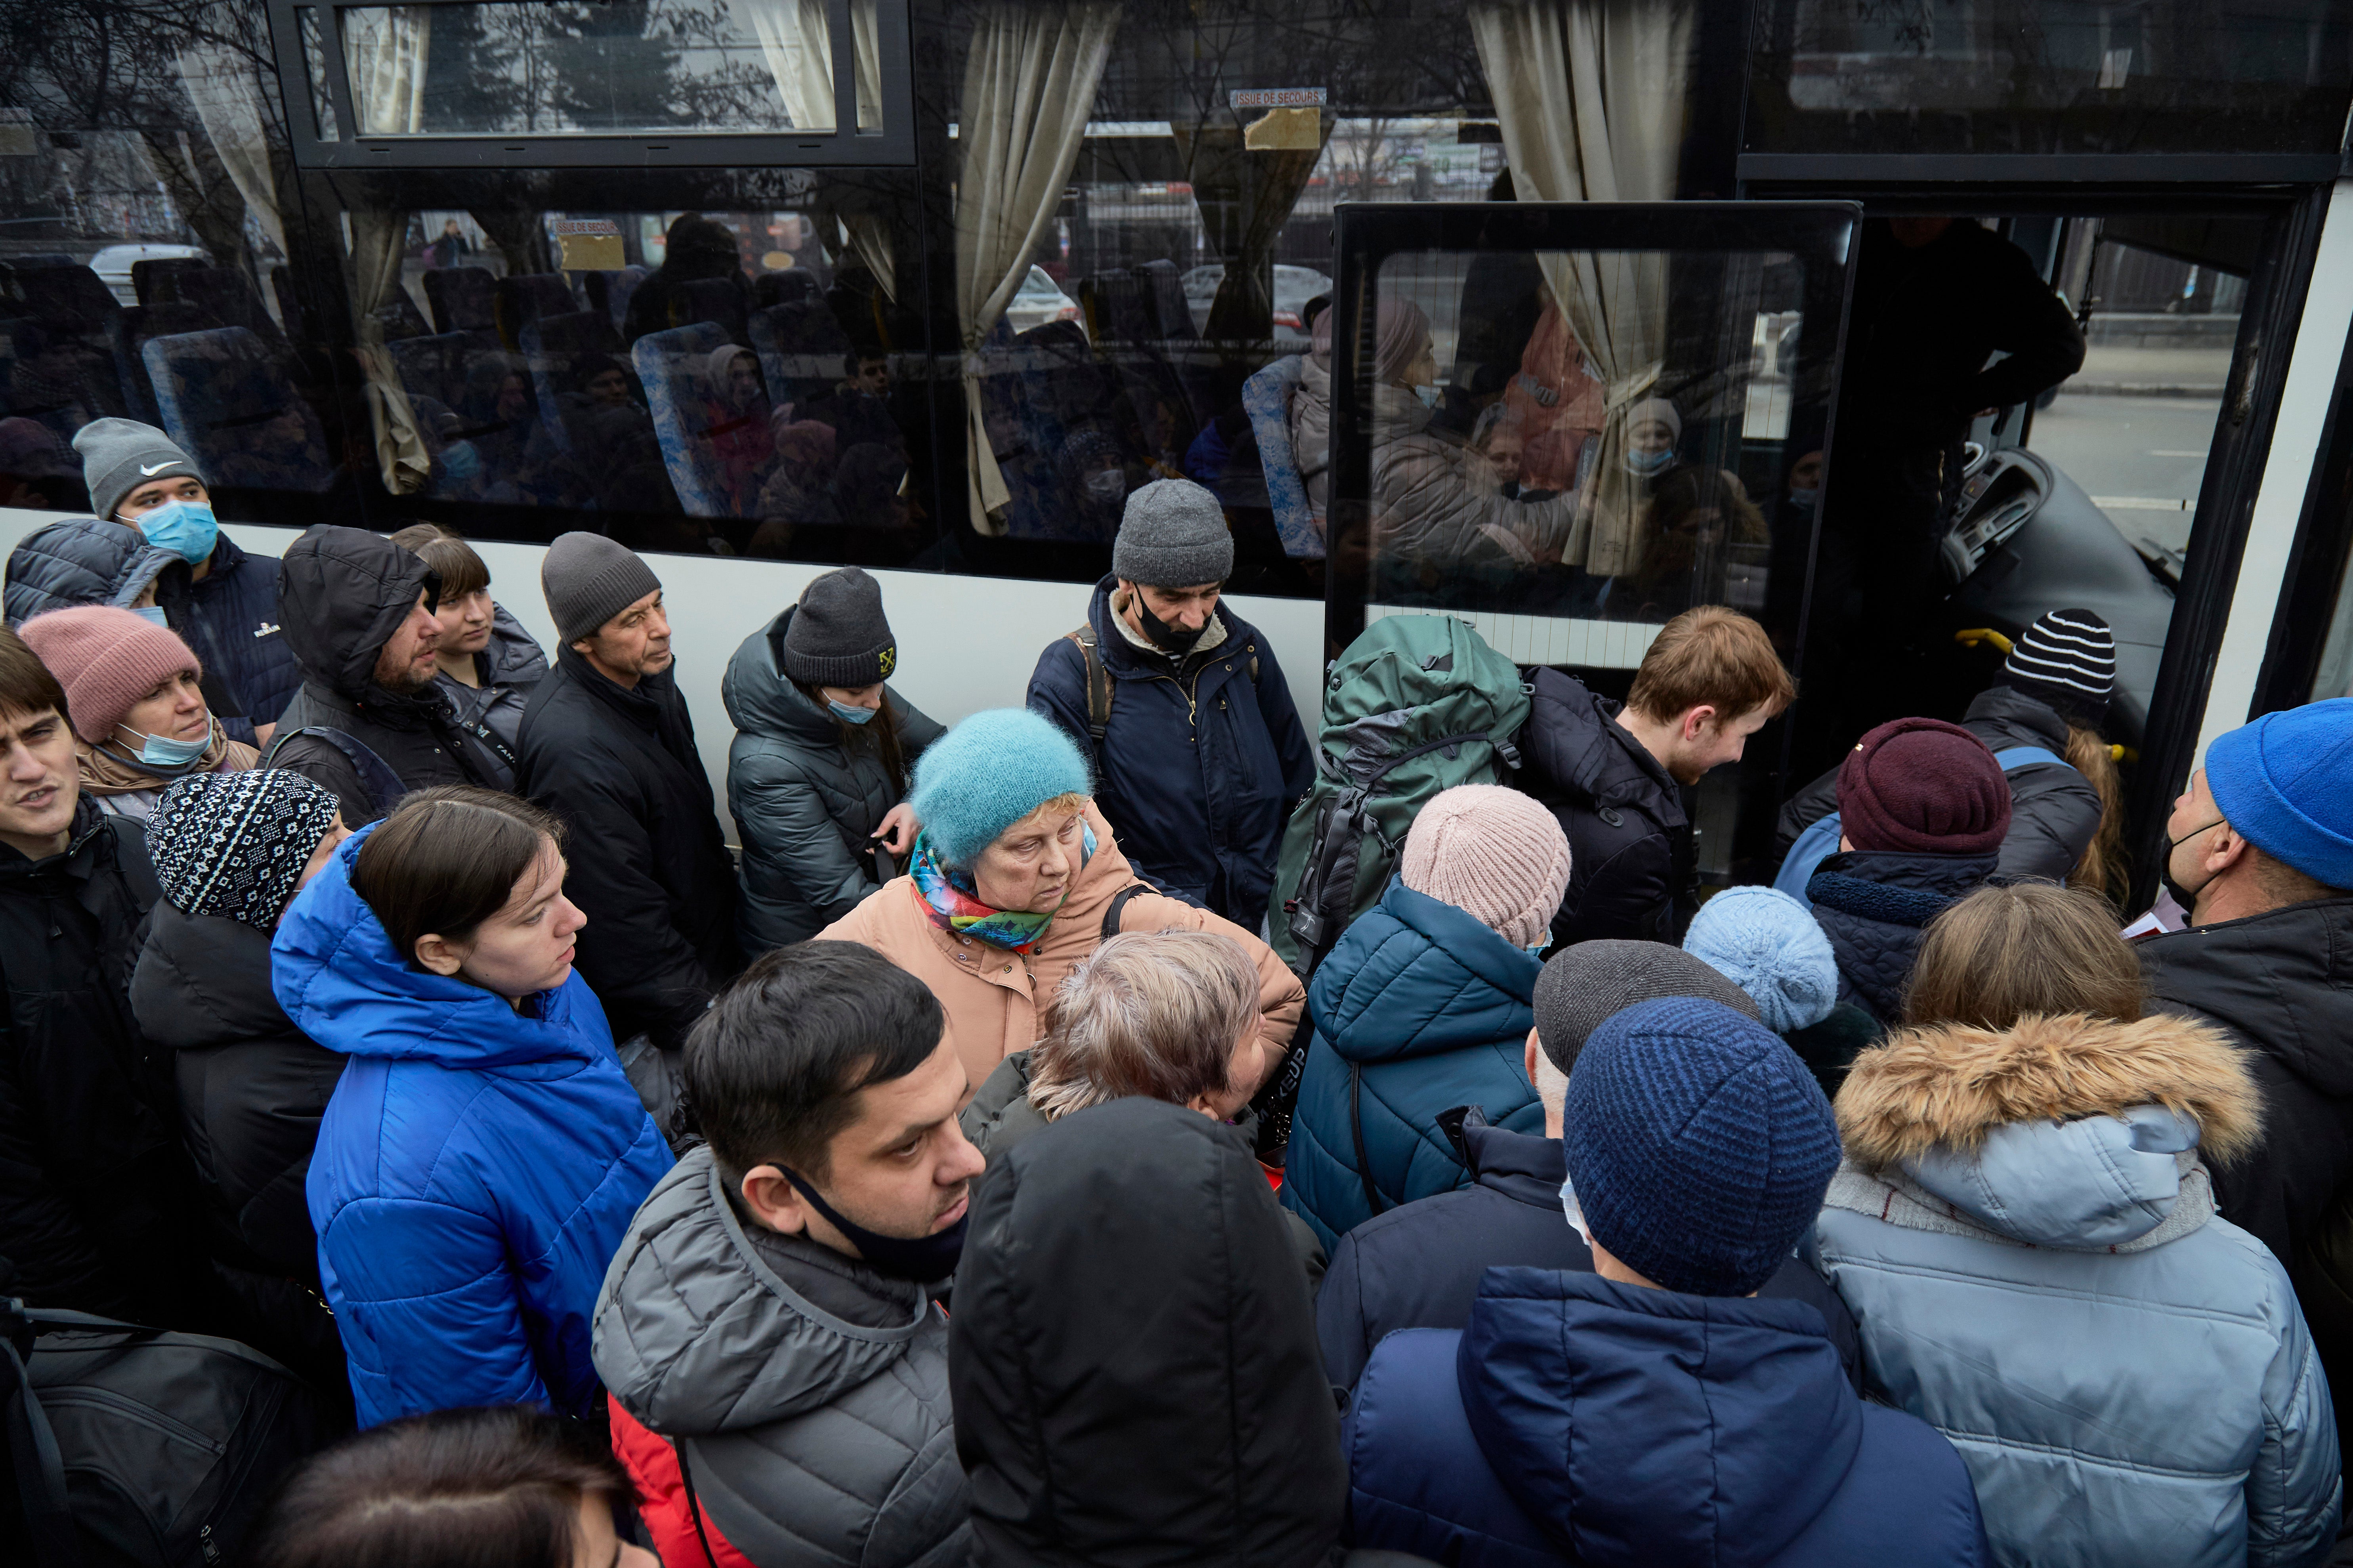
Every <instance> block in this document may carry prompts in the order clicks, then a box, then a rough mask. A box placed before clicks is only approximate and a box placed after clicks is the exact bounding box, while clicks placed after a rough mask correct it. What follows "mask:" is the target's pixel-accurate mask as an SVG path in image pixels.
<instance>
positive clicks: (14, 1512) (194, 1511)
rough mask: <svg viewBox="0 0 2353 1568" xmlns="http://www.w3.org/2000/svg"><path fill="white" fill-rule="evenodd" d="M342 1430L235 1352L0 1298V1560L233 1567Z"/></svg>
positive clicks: (71, 1566)
mask: <svg viewBox="0 0 2353 1568" xmlns="http://www.w3.org/2000/svg"><path fill="white" fill-rule="evenodd" d="M336 1426H337V1423H336V1419H335V1417H334V1416H333V1415H332V1414H331V1413H329V1411H328V1410H327V1409H326V1407H325V1405H323V1404H322V1402H321V1401H320V1400H319V1398H318V1396H317V1395H316V1394H312V1393H311V1390H310V1389H309V1388H308V1387H306V1386H305V1385H304V1384H303V1383H302V1381H301V1379H300V1378H298V1377H296V1376H295V1375H294V1374H293V1373H290V1372H289V1371H287V1370H286V1369H285V1368H284V1367H282V1366H280V1365H279V1364H278V1363H276V1362H274V1361H271V1360H270V1359H269V1357H268V1356H265V1355H263V1354H262V1353H261V1352H259V1351H254V1350H248V1348H246V1347H245V1346H244V1345H241V1344H238V1343H237V1342H235V1341H232V1340H216V1339H207V1338H206V1337H204V1336H202V1335H198V1334H180V1333H172V1332H168V1331H164V1330H161V1329H147V1328H141V1327H139V1326H138V1325H137V1324H133V1323H120V1322H116V1321H113V1320H112V1319H109V1318H95V1317H91V1316H90V1315H89V1314H87V1313H84V1312H69V1311H62V1310H44V1309H39V1308H31V1309H28V1308H26V1306H25V1304H24V1303H23V1302H22V1301H20V1300H16V1299H15V1298H13V1297H0V1441H5V1447H6V1450H7V1456H8V1460H9V1466H10V1471H11V1475H12V1478H13V1479H14V1480H15V1482H16V1486H15V1488H14V1497H13V1499H12V1500H13V1501H14V1503H15V1504H16V1507H14V1508H13V1509H10V1508H7V1507H5V1506H0V1558H5V1560H6V1561H7V1562H8V1563H21V1564H23V1565H24V1568H132V1565H136V1568H212V1565H214V1564H233V1563H236V1562H237V1560H238V1556H239V1552H240V1550H241V1548H242V1546H243V1544H244V1541H245V1538H246V1536H247V1534H248V1532H249V1531H251V1530H252V1528H253V1526H254V1525H255V1523H256V1522H258V1521H259V1517H260V1514H261V1510H262V1509H263V1508H264V1507H266V1506H267V1505H268V1503H269V1499H270V1497H271V1495H272V1494H273V1493H274V1492H276V1490H277V1489H278V1486H279V1483H280V1481H282V1480H283V1479H285V1477H286V1474H287V1472H288V1471H290V1470H291V1469H292V1468H294V1466H295V1465H296V1464H298V1463H300V1462H301V1460H302V1459H303V1458H306V1457H307V1456H309V1455H310V1454H312V1453H314V1452H316V1451H317V1450H318V1449H319V1448H321V1447H324V1446H325V1445H326V1444H327V1443H328V1442H329V1441H330V1440H332V1438H333V1437H334V1436H337V1435H338V1434H337V1431H336ZM5 1495H6V1494H5V1492H0V1498H5Z"/></svg>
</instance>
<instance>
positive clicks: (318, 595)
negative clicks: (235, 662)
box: [278, 524, 441, 702]
mask: <svg viewBox="0 0 2353 1568" xmlns="http://www.w3.org/2000/svg"><path fill="white" fill-rule="evenodd" d="M440 586H441V579H440V575H439V574H438V573H436V572H435V571H434V570H433V569H432V568H431V567H430V566H427V565H426V564H425V563H424V562H422V561H420V560H418V559H417V557H416V556H414V555H412V554H410V553H409V552H407V551H406V550H403V549H402V548H401V547H400V546H399V545H397V544H395V543H394V542H392V541H390V540H389V539H386V538H385V537H384V536H383V535H382V534H377V533H370V532H368V531H366V530H364V529H358V528H337V527H333V526H331V525H326V524H322V525H320V526H319V527H316V528H313V529H311V530H310V531H307V532H305V533H304V534H303V535H302V536H301V538H300V539H297V540H296V541H294V542H293V543H291V544H290V545H288V546H287V547H286V554H285V556H284V557H283V559H282V560H281V561H280V564H279V576H278V603H279V607H280V611H281V615H280V619H281V620H282V621H283V623H284V625H285V631H284V634H283V635H284V637H285V638H286V642H287V646H288V647H290V648H291V649H292V650H293V653H294V662H295V663H296V664H298V665H300V666H301V669H302V674H303V676H304V677H305V678H306V679H309V680H311V681H313V682H315V683H317V684H318V685H320V686H322V687H324V688H325V689H328V690H329V691H332V692H333V693H334V694H335V695H336V696H338V697H340V698H342V699H343V700H345V701H347V702H360V701H364V700H367V699H368V698H369V697H370V694H371V692H372V691H373V690H374V689H375V661H376V655H377V654H378V653H380V652H381V651H383V648H384V645H385V643H386V642H389V641H390V640H391V639H392V634H393V633H394V632H395V631H396V630H398V629H399V627H400V623H401V622H402V621H404V620H406V619H407V618H408V611H409V607H410V606H411V605H415V604H416V603H417V595H419V594H420V593H423V592H424V591H426V590H427V588H430V589H432V590H433V591H434V592H435V593H436V594H437V595H438V593H439V591H440Z"/></svg>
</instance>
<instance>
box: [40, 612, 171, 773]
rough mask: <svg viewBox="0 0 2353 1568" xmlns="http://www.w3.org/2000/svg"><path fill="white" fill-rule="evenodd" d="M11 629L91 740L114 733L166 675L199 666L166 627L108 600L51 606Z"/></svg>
mask: <svg viewBox="0 0 2353 1568" xmlns="http://www.w3.org/2000/svg"><path fill="white" fill-rule="evenodd" d="M16 630H17V634H18V635H19V636H21V637H23V638H24V639H25V646H26V647H29V648H31V649H32V650H33V653H34V655H35V657H37V658H39V659H40V661H41V662H42V663H43V664H45V665H47V666H48V667H49V673H50V674H51V675H54V676H56V677H57V678H58V685H59V686H62V687H64V688H65V689H66V718H67V719H68V720H69V721H70V722H71V723H72V725H73V728H74V733H75V734H77V735H79V736H80V737H81V738H82V739H83V740H85V741H88V742H90V744H92V745H96V744H97V743H98V742H100V741H103V740H105V739H106V738H107V737H108V736H110V735H111V734H113V733H114V727H115V726H116V725H117V724H120V723H121V722H122V716H123V715H124V714H125V713H128V712H130V711H131V708H132V704H133V703H135V702H137V701H138V700H140V699H141V698H142V697H144V696H146V695H147V694H148V693H149V692H150V691H153V690H154V689H155V688H156V687H157V686H159V685H161V684H163V682H164V680H165V679H168V678H170V677H172V676H174V675H177V674H178V673H180V671H182V670H186V671H187V672H188V673H189V674H191V675H198V674H202V673H203V671H204V666H203V665H201V664H199V663H197V661H196V656H195V654H193V653H191V652H190V651H188V645H187V644H186V643H184V642H182V641H181V640H180V639H179V638H178V637H175V636H174V635H173V634H172V632H171V631H170V630H169V629H168V628H166V627H164V626H157V625H156V624H155V623H154V622H153V621H151V620H148V619H146V618H145V617H143V616H135V615H133V614H132V613H131V612H130V611H129V610H118V609H116V608H115V607H114V606H113V605H76V606H75V607H74V608H72V609H70V610H51V611H50V612H49V613H48V614H47V615H45V616H34V617H33V618H32V619H31V620H29V621H26V623H25V624H24V625H23V626H19V627H17V628H16Z"/></svg>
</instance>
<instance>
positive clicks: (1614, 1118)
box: [1561, 996, 1839, 1296]
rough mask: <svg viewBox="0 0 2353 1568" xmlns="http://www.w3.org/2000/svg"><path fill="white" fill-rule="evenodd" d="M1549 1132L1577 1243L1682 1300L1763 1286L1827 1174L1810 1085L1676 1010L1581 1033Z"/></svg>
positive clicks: (1772, 1046) (1824, 1122)
mask: <svg viewBox="0 0 2353 1568" xmlns="http://www.w3.org/2000/svg"><path fill="white" fill-rule="evenodd" d="M1562 1121H1563V1127H1562V1131H1561V1146H1562V1151H1563V1152H1565V1153H1566V1154H1567V1157H1568V1175H1569V1180H1570V1181H1571V1182H1572V1183H1573V1184H1575V1185H1576V1189H1577V1205H1578V1206H1579V1207H1580V1208H1582V1209H1583V1210H1584V1212H1585V1223H1586V1225H1587V1226H1589V1227H1590V1228H1591V1230H1592V1233H1593V1238H1594V1239H1595V1240H1596V1241H1598V1242H1599V1243H1600V1244H1601V1245H1602V1246H1603V1247H1608V1248H1609V1250H1610V1252H1612V1253H1613V1254H1615V1255H1616V1256H1617V1258H1618V1259H1619V1261H1620V1262H1622V1263H1624V1264H1625V1265H1626V1266H1627V1267H1628V1268H1631V1269H1633V1270H1634V1271H1635V1272H1636V1273H1638V1274H1640V1275H1641V1276H1642V1277H1643V1278H1644V1279H1649V1280H1651V1281H1652V1282H1654V1283H1656V1284H1659V1285H1662V1286H1664V1287H1665V1288H1666V1289H1670V1290H1681V1291H1683V1293H1685V1294H1686V1295H1692V1296H1746V1295H1748V1294H1749V1293H1750V1292H1752V1291H1754V1290H1756V1289H1757V1288H1758V1287H1760V1286H1762V1285H1763V1284H1764V1283H1765V1281H1766V1280H1767V1279H1771V1278H1772V1277H1773V1274H1774V1271H1775V1270H1777V1269H1778V1268H1780V1267H1781V1265H1782V1264H1784V1263H1786V1262H1788V1258H1789V1255H1790V1253H1791V1252H1792V1251H1793V1250H1794V1249H1795V1248H1796V1247H1797V1245H1798V1242H1799V1239H1800V1238H1801V1237H1803V1236H1804V1235H1805V1234H1806V1227H1807V1226H1810V1225H1812V1224H1813V1223H1814V1216H1815V1215H1816V1214H1818V1213H1819V1212H1820V1209H1821V1206H1822V1193H1823V1191H1824V1189H1826V1188H1827V1187H1828V1186H1829V1185H1830V1180H1831V1172H1833V1171H1835V1170H1837V1169H1838V1163H1839V1135H1838V1123H1837V1121H1835V1120H1833V1119H1832V1117H1831V1104H1830V1101H1829V1100H1824V1099H1823V1098H1822V1091H1821V1089H1820V1088H1819V1087H1817V1086H1816V1084H1815V1083H1814V1079H1813V1075H1812V1074H1811V1073H1810V1072H1808V1071H1807V1070H1806V1069H1805V1067H1804V1066H1803V1064H1801V1063H1800V1062H1799V1060H1798V1058H1797V1057H1796V1055H1795V1054H1794V1053H1793V1052H1791V1051H1790V1049H1789V1047H1787V1046H1785V1045H1783V1044H1782V1043H1781V1042H1780V1040H1779V1039H1778V1038H1777V1037H1775V1036H1774V1035H1773V1034H1772V1033H1771V1032H1770V1031H1768V1030H1767V1029H1766V1028H1765V1026H1763V1025H1761V1024H1758V1023H1756V1022H1753V1021H1752V1020H1750V1019H1747V1018H1744V1017H1742V1016H1740V1015H1739V1014H1737V1013H1736V1012H1734V1011H1733V1010H1732V1009H1731V1008H1729V1007H1726V1006H1724V1005H1722V1004H1720V1003H1715V1002H1703V1001H1699V1000H1698V999H1696V998H1694V997H1689V996H1669V997H1662V998H1661V999H1660V1000H1658V1001H1656V1002H1641V1003H1637V1004H1636V1005H1633V1006H1631V1007H1629V1008H1627V1009H1626V1010H1625V1011H1624V1012H1622V1013H1620V1014H1619V1015H1618V1016H1616V1017H1614V1018H1611V1019H1610V1020H1609V1022H1608V1023H1606V1024H1604V1025H1602V1026H1601V1027H1599V1029H1596V1030H1595V1031H1594V1032H1593V1037H1592V1038H1591V1039H1589V1040H1588V1041H1586V1043H1585V1050H1584V1053H1583V1054H1582V1055H1580V1056H1579V1057H1578V1058H1577V1070H1576V1071H1575V1072H1573V1073H1571V1074H1570V1075H1569V1078H1568V1099H1567V1104H1566V1105H1565V1106H1564V1107H1563V1110H1562Z"/></svg>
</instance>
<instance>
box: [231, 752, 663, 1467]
mask: <svg viewBox="0 0 2353 1568" xmlns="http://www.w3.org/2000/svg"><path fill="white" fill-rule="evenodd" d="M562 840H563V827H562V826H561V824H559V823H558V821H557V820H556V819H555V818H554V816H550V815H548V814H547V813H546V812H544V811H542V810H540V809H539V808H538V807H536V806H533V805H527V804H525V803H524V802H522V801H520V800H517V799H515V798H514V797H513V796H512V795H499V794H496V793H494V792H492V791H490V790H486V789H479V788H475V787H473V786H471V785H450V786H446V787H443V788H438V789H428V790H422V791H419V792H418V793H417V794H415V795H409V796H407V797H406V799H404V800H403V801H402V802H401V803H400V804H399V805H397V806H396V807H394V808H393V811H392V814H391V815H390V816H387V817H385V819H384V820H383V821H382V822H380V823H377V824H375V825H374V826H370V827H368V828H365V829H363V830H362V831H361V832H359V833H357V834H354V835H353V837H350V838H349V839H347V840H345V841H344V842H343V845H342V846H341V847H338V848H337V850H336V851H335V853H334V854H333V856H332V858H330V859H329V861H328V864H327V867H326V868H325V869H324V870H323V871H322V872H321V873H320V874H319V876H318V877H317V879H315V880H313V881H312V882H311V885H310V886H309V887H308V888H306V889H303V891H302V892H301V894H300V895H299V896H298V897H297V898H296V899H295V900H294V903H293V905H292V906H291V907H290V909H289V910H287V912H286V915H285V917H284V919H283V920H282V921H280V924H279V927H278V931H277V935H276V938H275V939H274V940H273V942H272V943H271V948H270V957H271V984H272V989H273V990H275V992H276V993H277V995H278V1000H279V1003H280V1005H281V1006H283V1007H284V1008H285V1009H286V1013H287V1016H288V1017H289V1018H290V1019H291V1020H292V1022H293V1024H294V1026H295V1027H296V1028H298V1029H300V1030H301V1032H302V1033H304V1034H305V1035H307V1036H309V1037H311V1039H312V1040H314V1041H316V1042H317V1043H318V1044H320V1045H322V1046H323V1047H327V1048H328V1049H329V1050H335V1051H342V1052H344V1053H346V1054H347V1055H348V1056H349V1057H350V1058H351V1061H350V1064H349V1065H348V1066H347V1067H346V1068H345V1069H344V1071H343V1079H342V1081H341V1082H340V1083H338V1084H337V1086H336V1088H335V1093H334V1098H333V1099H332V1100H330V1101H329V1102H328V1105H327V1114H326V1117H325V1119H324V1121H322V1122H321V1124H320V1128H319V1144H318V1150H317V1152H316V1153H315V1154H314V1155H313V1156H312V1158H311V1173H310V1177H309V1181H308V1194H309V1198H310V1207H311V1224H312V1226H314V1227H315V1228H316V1229H317V1231H318V1234H319V1272H320V1275H321V1277H322V1280H323V1282H324V1284H325V1287H326V1293H327V1301H328V1304H329V1305H330V1306H332V1308H333V1309H334V1311H335V1317H336V1321H337V1323H338V1324H339V1325H340V1327H341V1328H342V1331H343V1349H344V1351H345V1352H346V1353H347V1354H348V1355H349V1357H350V1361H351V1369H352V1393H353V1397H354V1398H355V1399H356V1401H357V1402H358V1406H359V1418H360V1423H361V1425H362V1426H374V1425H375V1424H376V1423H377V1422H381V1421H388V1420H391V1419H392V1418H394V1417H395V1416H399V1415H413V1414H416V1413H417V1412H419V1411H426V1410H443V1409H448V1408H450V1407H451V1406H454V1405H504V1404H514V1403H528V1404H543V1405H548V1406H550V1407H551V1408H553V1409H554V1410H555V1411H556V1412H557V1413H558V1414H559V1415H572V1416H584V1415H588V1414H589V1413H590V1412H591V1411H593V1410H594V1409H595V1407H596V1398H597V1392H598V1385H597V1382H596V1368H595V1366H594V1365H593V1364H592V1363H590V1361H589V1356H588V1320H589V1316H590V1313H591V1311H592V1310H593V1309H594V1307H595V1305H596V1288H597V1285H598V1283H599V1282H600V1281H601V1280H602V1279H603V1278H604V1274H605V1266H606V1264H607V1262H609V1261H610V1260H611V1258H612V1256H613V1249H614V1247H616V1246H617V1245H618V1244H619V1242H620V1239H621V1235H622V1232H623V1230H624V1229H625V1227H626V1226H628V1220H629V1216H630V1215H632V1214H633V1213H635V1212H636V1210H637V1206H638V1204H639V1203H641V1202H643V1201H644V1199H645V1195H646V1194H647V1193H649V1192H650V1191H651V1190H652V1189H653V1184H654V1183H655V1182H656V1181H657V1180H659V1178H660V1176H661V1174H662V1173H664V1172H665V1171H667V1170H669V1169H670V1151H669V1149H668V1147H667V1146H666V1145H665V1144H664V1142H663V1141H662V1135H661V1133H660V1131H659V1130H657V1129H656V1127H655V1125H654V1122H653V1119H652V1118H651V1117H650V1116H649V1115H647V1114H646V1110H645V1107H644V1105H643V1104H642V1103H640V1101H639V1100H638V1094H637V1091H636V1090H635V1089H632V1088H630V1086H629V1080H628V1078H627V1077H625V1076H624V1075H623V1073H622V1070H621V1064H620V1061H619V1059H618V1058H616V1057H615V1055H614V1053H613V1036H612V1031H611V1029H610V1028H609V1027H608V1026H607V1024H606V1022H605V1010H604V1008H603V1007H601V1006H599V1005H597V1002H596V995H595V994H594V993H592V992H591V991H590V990H589V989H588V984H587V982H586V981H584V980H582V979H581V978H580V977H579V976H578V975H576V974H575V973H573V971H572V956H573V947H574V939H575V937H576V936H577V934H578V932H579V931H580V928H581V927H582V926H583V925H584V924H586V920H585V919H584V918H583V916H582V915H581V913H580V911H579V910H577V909H575V907H573V905H572V903H571V902H570V901H569V900H566V899H565V896H564V874H565V859H564V851H563V848H562Z"/></svg>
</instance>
